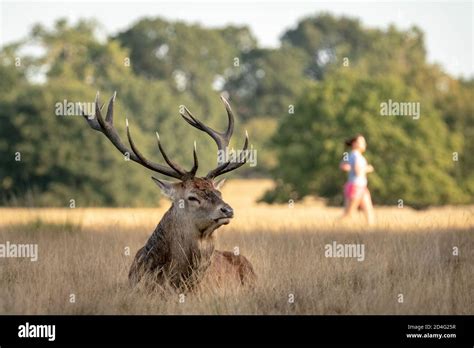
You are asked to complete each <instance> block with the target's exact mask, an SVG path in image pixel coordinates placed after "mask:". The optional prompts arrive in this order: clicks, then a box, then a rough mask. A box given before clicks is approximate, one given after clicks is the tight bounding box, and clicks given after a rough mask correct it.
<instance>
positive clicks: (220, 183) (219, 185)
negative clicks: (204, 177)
mask: <svg viewBox="0 0 474 348" xmlns="http://www.w3.org/2000/svg"><path fill="white" fill-rule="evenodd" d="M224 183H225V179H220V180H219V181H213V184H214V188H215V189H216V190H220V189H221V188H222V187H223V186H224Z"/></svg>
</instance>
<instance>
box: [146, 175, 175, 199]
mask: <svg viewBox="0 0 474 348" xmlns="http://www.w3.org/2000/svg"><path fill="white" fill-rule="evenodd" d="M151 178H152V179H153V181H154V182H155V183H156V184H157V185H158V187H159V188H160V190H161V193H163V194H164V195H165V196H166V197H168V198H170V199H173V197H174V193H175V190H174V185H173V183H172V182H171V181H166V180H160V179H157V178H155V177H154V176H152V177H151Z"/></svg>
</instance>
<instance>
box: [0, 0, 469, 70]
mask: <svg viewBox="0 0 474 348" xmlns="http://www.w3.org/2000/svg"><path fill="white" fill-rule="evenodd" d="M321 11H324V12H329V13H331V14H334V15H346V16H350V17H355V18H359V19H360V20H361V21H362V23H363V24H364V25H365V26H368V27H378V28H386V27H387V26H388V25H389V24H390V23H393V24H395V25H396V26H397V27H399V28H403V29H406V28H408V27H410V26H412V25H417V26H418V27H420V28H421V29H422V30H423V32H424V33H425V42H426V46H427V51H428V59H429V61H430V62H436V63H439V64H441V65H442V66H443V68H444V69H445V70H446V71H448V72H449V73H451V74H453V75H455V76H460V75H463V76H465V77H468V76H474V68H473V46H474V45H473V18H474V10H473V1H472V0H470V1H462V0H461V1H459V0H454V1H448V0H446V1H437V2H434V1H416V2H414V1H382V2H381V1H370V2H368V1H364V2H363V1H344V2H343V1H331V2H323V1H314V0H313V1H309V0H308V1H301V0H300V1H278V2H275V1H273V2H272V1H262V0H256V1H249V0H240V1H238V2H236V1H225V2H224V1H199V0H194V1H189V0H188V1H180V0H177V1H176V0H175V1H172V2H171V1H156V0H155V1H153V2H150V1H145V2H143V1H142V2H133V1H125V2H117V1H108V0H106V1H104V0H102V1H83V2H74V1H72V2H66V1H65V2H63V3H61V2H55V1H44V0H43V1H5V0H0V19H1V21H0V45H3V44H6V43H10V42H12V41H15V40H18V39H21V38H23V37H25V36H26V35H27V34H28V32H29V30H30V29H31V27H32V26H33V25H34V24H35V23H41V24H43V25H45V26H47V27H51V26H52V24H53V23H54V22H55V20H56V19H58V18H64V17H65V18H68V19H69V20H71V21H72V22H75V21H77V20H78V19H79V18H89V19H90V18H95V19H97V20H98V21H99V22H100V23H101V24H102V25H103V27H104V31H105V33H107V34H115V33H116V32H118V31H120V30H123V29H125V28H127V27H129V26H130V25H131V24H132V23H134V22H136V21H137V20H139V19H140V18H142V17H144V16H148V17H156V16H160V17H163V18H165V19H167V20H182V21H185V22H192V23H200V24H202V25H204V26H208V27H216V26H219V27H220V26H225V25H227V24H234V25H247V26H249V27H250V28H251V30H252V32H253V34H254V35H255V36H256V37H257V39H258V41H259V43H260V44H261V45H262V46H265V47H275V46H277V45H278V43H279V41H278V40H279V37H280V36H281V34H282V33H283V32H284V31H285V30H286V29H287V28H290V27H294V26H295V25H296V23H297V21H298V19H300V18H302V17H306V16H309V15H313V14H315V13H318V12H321Z"/></svg>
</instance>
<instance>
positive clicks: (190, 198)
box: [188, 196, 201, 203]
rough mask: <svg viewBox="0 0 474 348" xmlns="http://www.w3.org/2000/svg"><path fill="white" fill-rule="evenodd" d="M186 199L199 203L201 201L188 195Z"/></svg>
mask: <svg viewBox="0 0 474 348" xmlns="http://www.w3.org/2000/svg"><path fill="white" fill-rule="evenodd" d="M188 201H191V202H198V203H201V201H200V200H199V199H197V198H196V197H194V196H189V197H188Z"/></svg>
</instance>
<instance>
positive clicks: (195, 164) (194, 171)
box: [190, 141, 199, 176]
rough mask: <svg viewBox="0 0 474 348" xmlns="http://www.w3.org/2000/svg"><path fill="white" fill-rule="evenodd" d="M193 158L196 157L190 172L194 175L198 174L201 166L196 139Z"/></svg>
mask: <svg viewBox="0 0 474 348" xmlns="http://www.w3.org/2000/svg"><path fill="white" fill-rule="evenodd" d="M193 159H194V165H193V167H192V168H191V171H190V173H191V174H192V175H193V176H194V175H196V172H197V170H198V167H199V161H198V157H197V150H196V141H194V148H193Z"/></svg>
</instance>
